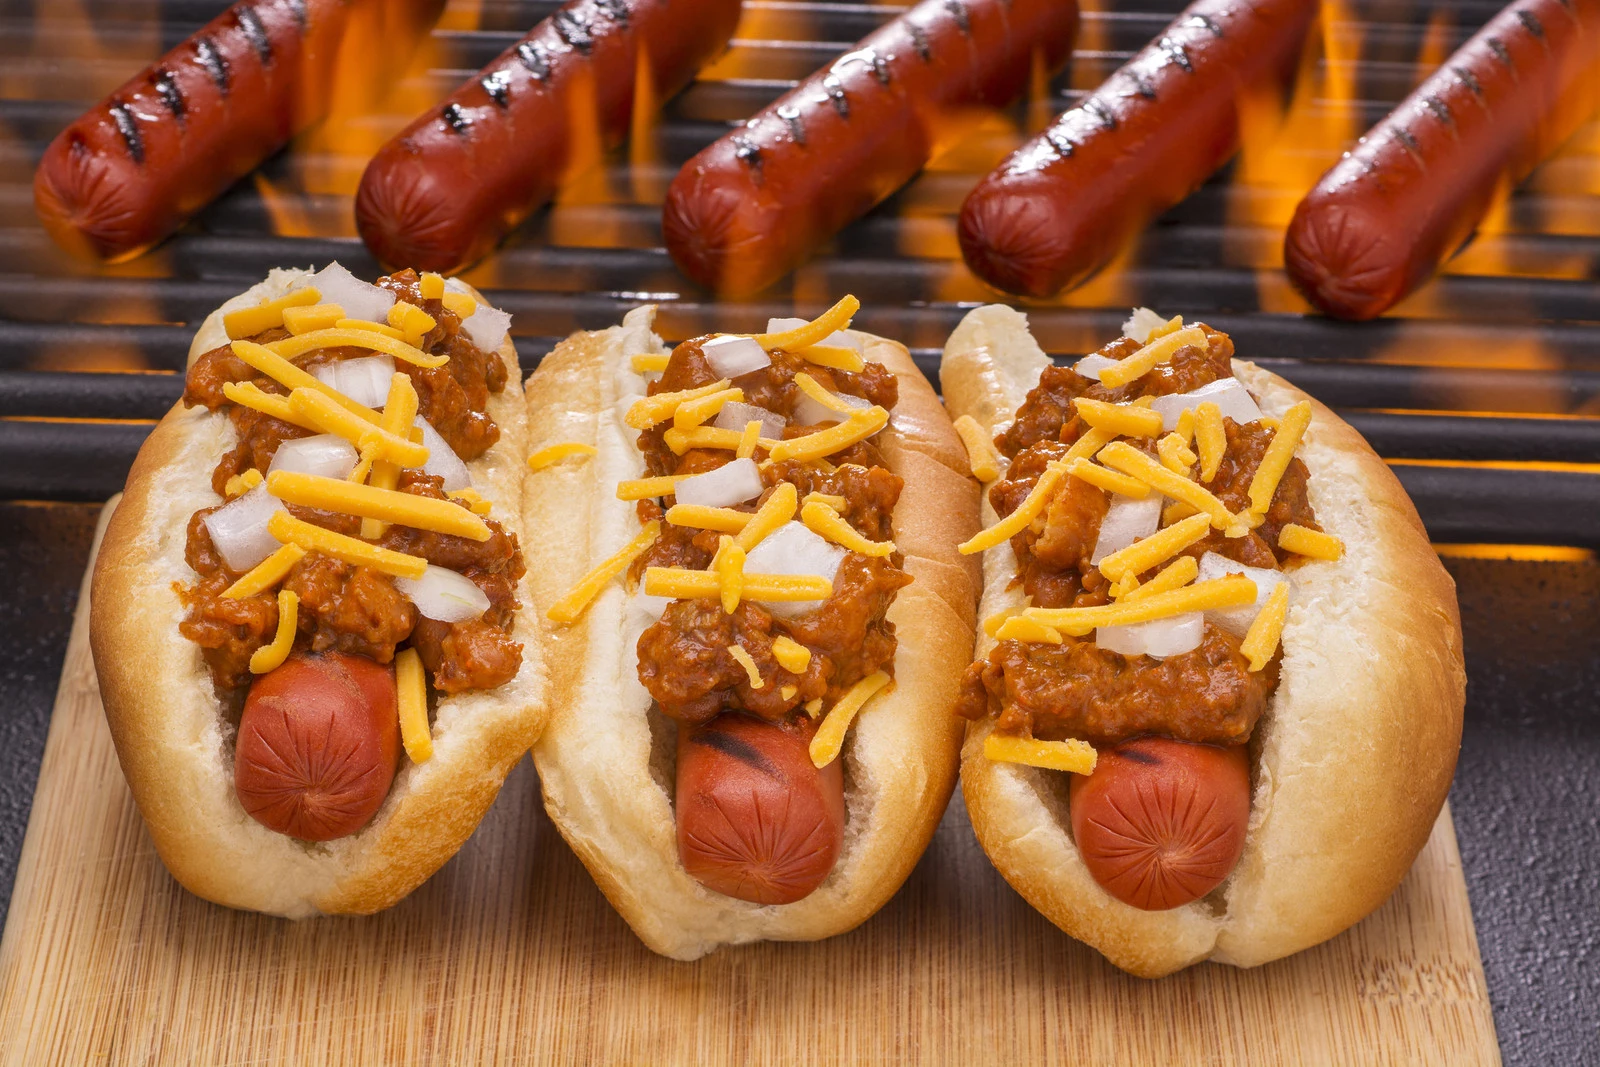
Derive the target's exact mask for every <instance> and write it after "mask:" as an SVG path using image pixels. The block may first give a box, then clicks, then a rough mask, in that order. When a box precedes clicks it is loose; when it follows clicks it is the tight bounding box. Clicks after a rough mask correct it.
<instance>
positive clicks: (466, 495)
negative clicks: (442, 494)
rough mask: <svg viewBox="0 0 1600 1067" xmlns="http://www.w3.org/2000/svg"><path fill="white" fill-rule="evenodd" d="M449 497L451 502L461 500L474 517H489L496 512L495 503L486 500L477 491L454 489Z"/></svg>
mask: <svg viewBox="0 0 1600 1067" xmlns="http://www.w3.org/2000/svg"><path fill="white" fill-rule="evenodd" d="M448 495H449V497H450V499H451V500H459V501H461V502H462V503H464V504H466V505H467V507H468V508H470V509H471V511H472V513H473V514H474V515H484V516H487V515H488V514H489V512H491V511H493V510H494V502H493V501H491V500H486V499H484V498H483V496H482V495H481V494H480V493H479V492H478V491H477V490H476V489H472V488H467V489H452V490H451V491H450V492H449V494H448Z"/></svg>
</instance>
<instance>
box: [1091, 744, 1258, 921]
mask: <svg viewBox="0 0 1600 1067" xmlns="http://www.w3.org/2000/svg"><path fill="white" fill-rule="evenodd" d="M1068 795H1069V803H1070V805H1071V816H1072V837H1073V840H1074V841H1076V842H1077V844H1078V852H1079V853H1080V854H1081V855H1082V856H1083V862H1084V863H1085V864H1086V865H1087V866H1088V868H1089V873H1090V874H1092V875H1093V876H1094V880H1095V881H1096V882H1099V883H1100V885H1101V886H1102V887H1103V888H1104V889H1105V891H1106V892H1108V893H1110V894H1111V895H1112V896H1114V897H1116V898H1117V899H1118V900H1120V901H1122V902H1123V903H1125V904H1131V905H1133V906H1134V907H1136V908H1142V909H1144V910H1146V911H1161V910H1164V909H1167V908H1176V907H1178V906H1180V905H1182V904H1187V903H1189V902H1190V901H1192V900H1199V899H1200V898H1201V897H1203V896H1205V895H1206V894H1207V893H1209V892H1211V891H1212V890H1213V889H1215V888H1216V887H1217V886H1219V885H1221V884H1222V880H1223V879H1224V878H1226V877H1228V874H1229V873H1230V872H1231V871H1232V870H1233V868H1234V865H1235V864H1237V863H1238V862H1239V855H1240V853H1241V852H1243V851H1244V835H1245V829H1246V827H1247V826H1248V824H1249V822H1250V766H1249V763H1248V762H1247V760H1246V756H1245V749H1244V746H1243V745H1235V746H1232V747H1230V748H1218V747H1215V746H1212V745H1193V744H1189V743H1187V742H1184V741H1169V740H1167V739H1165V738H1155V737H1147V738H1141V739H1140V740H1137V741H1129V742H1126V743H1125V744H1122V745H1119V746H1117V747H1116V748H1113V749H1109V750H1105V751H1102V752H1101V753H1100V758H1099V761H1098V762H1097V763H1096V764H1095V768H1094V773H1093V774H1091V775H1088V776H1081V775H1074V776H1073V778H1072V785H1071V787H1070V791H1069V794H1068Z"/></svg>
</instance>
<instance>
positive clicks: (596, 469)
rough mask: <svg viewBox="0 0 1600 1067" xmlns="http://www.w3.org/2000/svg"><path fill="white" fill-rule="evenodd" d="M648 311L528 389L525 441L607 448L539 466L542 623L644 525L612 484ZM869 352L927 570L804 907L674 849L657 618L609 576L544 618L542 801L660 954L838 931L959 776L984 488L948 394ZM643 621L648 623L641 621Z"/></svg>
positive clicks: (533, 512)
mask: <svg viewBox="0 0 1600 1067" xmlns="http://www.w3.org/2000/svg"><path fill="white" fill-rule="evenodd" d="M654 313H655V312H654V308H648V307H647V308H639V309H637V310H635V311H632V312H630V313H629V314H628V316H627V317H626V319H624V321H623V324H622V325H621V326H617V327H613V328H611V329H608V330H601V331H599V332H595V333H579V334H574V335H573V336H572V337H570V338H568V339H567V340H566V341H564V342H562V343H561V344H560V345H558V346H557V347H556V349H555V350H554V351H553V352H551V353H550V355H548V356H546V357H545V359H544V362H543V363H542V364H541V365H540V367H539V370H538V371H537V372H536V373H535V374H534V375H533V377H532V378H531V379H529V381H528V383H527V394H528V409H529V423H530V426H529V431H530V437H529V440H530V443H531V444H532V445H533V446H534V447H542V446H543V445H546V444H551V443H554V442H559V441H578V442H583V443H585V444H592V445H594V446H596V447H597V448H598V449H599V452H598V454H597V455H595V456H593V457H591V458H589V459H588V460H586V461H585V462H583V463H579V464H561V465H557V466H554V467H550V468H548V469H546V470H544V471H541V472H538V473H536V474H534V475H533V476H532V477H531V478H530V480H529V483H528V493H527V505H526V506H527V515H528V517H529V521H530V522H531V521H532V520H533V519H534V518H535V517H537V518H538V520H539V522H540V523H541V524H543V528H544V529H545V530H546V531H548V533H547V534H546V535H545V536H543V537H541V538H539V541H538V543H537V544H530V545H528V546H526V548H525V551H527V552H528V572H529V577H530V579H531V581H532V585H533V599H534V603H535V604H536V605H537V607H538V614H539V616H540V617H541V618H543V617H544V613H545V610H546V609H547V608H548V607H549V606H550V605H551V604H552V603H554V602H555V601H556V600H557V599H558V598H560V597H561V596H563V595H564V594H566V593H567V592H568V591H569V590H570V589H571V588H572V587H573V586H574V585H575V584H576V583H577V582H578V581H579V579H580V578H582V577H583V576H584V574H586V573H587V572H588V571H589V569H590V568H592V567H593V566H594V565H595V564H597V563H598V562H599V561H601V560H602V559H605V558H606V557H608V556H610V555H611V554H612V553H614V552H616V551H617V550H618V549H620V548H621V547H622V546H623V545H625V544H627V542H628V541H629V540H630V539H632V538H633V537H634V536H635V535H636V534H637V533H638V531H639V523H638V519H637V517H636V515H635V511H634V505H633V504H631V503H624V502H622V501H619V500H617V499H616V497H615V488H616V484H617V482H618V481H620V480H622V479H627V478H637V477H641V476H642V474H643V472H644V464H643V460H642V458H641V456H640V453H639V452H638V451H637V449H636V448H635V447H634V444H633V441H634V439H635V438H636V437H637V432H636V431H633V430H630V429H628V428H627V427H626V426H624V425H623V423H622V421H621V420H622V414H623V412H624V411H626V409H627V407H628V404H629V403H630V402H631V401H632V400H633V399H635V397H636V396H638V395H641V394H642V392H643V388H642V385H641V384H640V379H639V377H638V375H637V374H634V373H633V372H632V371H631V369H630V367H629V363H628V357H630V356H633V355H635V354H639V353H647V352H662V351H664V349H663V347H662V344H661V341H660V339H659V338H658V337H656V336H655V334H654V333H653V332H652V327H651V324H652V321H653V317H654ZM861 336H863V337H864V339H865V340H866V342H867V347H866V352H865V355H866V358H867V359H868V360H871V361H877V362H881V363H883V364H884V365H885V366H886V367H888V368H889V369H890V370H892V371H893V372H894V373H895V374H896V376H897V377H898V378H899V385H900V400H899V403H898V404H897V405H896V407H895V408H894V412H893V415H892V419H891V421H890V424H889V427H888V428H887V429H886V430H885V431H884V432H883V433H882V434H880V435H879V437H878V438H876V439H875V441H876V443H877V444H878V447H879V448H880V450H881V451H882V452H883V454H884V456H885V458H886V460H887V462H888V464H889V467H890V468H891V469H892V470H893V471H894V473H896V474H898V475H900V476H901V477H903V478H904V479H905V489H904V491H903V492H902V494H901V496H900V500H899V504H898V505H897V506H896V508H895V510H894V539H895V542H896V543H897V544H898V545H899V547H900V549H901V550H902V551H903V552H904V553H905V569H906V571H908V572H909V573H910V574H911V575H912V576H913V577H914V578H915V581H914V582H913V583H912V584H911V585H909V586H907V587H905V588H904V589H901V590H900V592H899V594H898V596H897V598H896V599H895V602H894V604H893V606H892V607H891V608H890V609H889V616H888V617H889V620H890V621H891V622H893V623H894V624H895V627H896V632H897V635H898V638H899V651H898V652H897V654H896V656H895V670H894V675H895V684H896V688H895V690H894V691H893V692H891V693H888V694H887V695H885V696H881V697H880V698H878V699H877V700H875V701H874V702H873V703H871V704H869V705H868V706H867V708H866V709H865V710H864V711H863V712H862V713H861V715H860V717H859V718H858V719H857V720H856V723H855V725H854V726H853V727H852V728H851V730H850V733H849V734H848V735H847V739H846V742H845V747H844V753H843V760H844V775H845V808H846V821H845V831H844V839H843V844H842V849H841V854H840V857H839V861H838V864H837V866H836V867H835V868H834V870H833V872H832V874H830V875H829V876H828V878H827V879H826V880H825V881H824V882H823V883H822V884H821V886H820V887H819V888H818V889H817V890H816V891H815V892H813V893H811V894H810V895H809V896H807V897H806V898H805V899H803V900H800V901H798V902H796V903H792V904H783V905H770V906H762V905H757V904H751V903H746V902H744V901H740V900H735V899H733V898H731V897H726V896H721V895H718V894H716V893H712V892H710V891H709V890H707V889H705V888H704V887H703V886H702V885H701V884H700V883H699V882H697V881H695V879H694V878H693V877H691V876H690V874H689V873H688V872H687V871H686V870H685V869H684V867H683V865H682V863H681V862H680V861H679V858H678V843H677V832H676V829H675V826H674V811H673V797H672V790H673V783H674V768H673V753H674V751H675V739H674V736H673V730H672V726H671V724H670V723H668V722H666V721H665V720H664V719H663V718H662V717H661V716H659V715H656V716H652V715H651V714H650V705H651V701H650V695H649V693H648V692H646V690H645V689H644V688H643V686H641V685H640V683H639V681H638V677H637V675H636V673H635V663H636V652H635V645H636V643H637V640H638V637H639V634H640V631H641V630H642V629H643V623H642V622H641V621H639V619H638V617H637V615H635V616H634V617H633V618H632V619H631V620H630V617H629V616H630V610H629V598H628V596H627V595H626V594H625V592H624V590H623V588H622V586H621V584H620V583H616V582H613V583H611V584H610V585H609V586H608V587H607V588H606V589H605V590H604V591H603V592H602V593H601V594H600V595H599V596H598V597H597V598H596V599H595V600H594V601H593V602H592V603H591V604H590V605H589V607H588V610H587V611H586V613H585V614H584V616H583V617H582V618H581V619H580V620H579V621H578V622H577V623H576V624H575V625H572V626H570V627H555V626H550V627H548V629H547V632H546V634H545V641H546V645H545V659H546V662H547V663H549V665H550V668H551V720H550V724H549V727H548V729H546V731H545V733H544V735H543V736H542V737H541V738H540V739H539V742H538V743H537V744H536V745H535V746H534V750H533V756H534V761H535V763H536V764H537V765H538V768H539V778H540V781H541V783H542V784H543V788H544V797H545V807H546V808H547V809H548V811H549V813H550V817H551V819H552V820H553V821H554V822H555V824H556V826H557V827H558V828H559V829H560V831H561V833H562V835H563V836H565V837H566V839H567V841H568V843H569V844H570V845H571V846H572V848H573V850H574V851H575V852H577V854H578V856H579V858H581V859H582V860H583V862H584V864H585V865H586V866H587V867H588V868H589V872H590V874H592V875H593V876H594V879H595V881H596V882H597V883H598V884H599V886H600V888H601V890H602V891H603V892H604V893H605V895H606V896H607V898H608V899H609V900H610V901H611V903H612V906H614V907H615V908H616V909H617V910H618V911H619V912H621V913H622V916H623V918H625V919H626V920H627V921H628V923H629V925H631V926H632V927H633V929H634V932H635V933H637V934H638V935H639V937H640V938H641V939H642V940H643V941H644V942H645V944H647V945H649V946H650V948H652V949H654V950H655V951H656V952H659V953H661V954H663V955H666V956H672V957H675V958H677V959H684V960H689V959H695V958H698V957H700V956H703V955H705V954H706V953H707V952H710V951H712V950H713V949H715V948H717V947H718V946H719V945H725V944H737V943H741V942H747V941H757V940H763V939H766V940H787V941H808V940H816V939H818V938H823V937H828V936H831V935H833V934H837V933H842V932H843V931H845V930H849V929H851V928H852V927H854V926H856V925H857V924H859V923H861V922H862V921H864V920H865V919H866V918H867V917H868V916H870V915H871V914H872V913H873V912H874V911H876V910H877V909H878V908H879V907H881V906H882V905H883V903H884V902H885V901H887V900H888V899H889V897H890V896H891V895H893V893H894V892H895V890H897V889H898V888H899V887H900V884H901V882H902V881H904V880H905V878H906V876H907V875H908V874H909V873H910V872H911V868H912V867H913V866H914V865H915V864H916V862H917V859H918V857H919V856H920V855H921V853H922V850H923V848H924V846H925V845H926V844H927V842H928V840H929V838H930V837H931V836H932V834H933V831H934V828H935V826H936V825H937V824H938V821H939V817H940V815H941V814H942V813H943V811H944V808H945V804H946V802H947V801H948V800H949V796H950V792H951V790H952V789H953V788H954V785H955V776H956V761H957V756H958V749H959V746H960V738H961V727H960V724H959V721H958V720H957V719H956V717H955V716H954V714H953V712H952V707H953V704H954V701H955V697H956V693H957V688H958V682H959V678H960V672H961V669H962V668H963V667H964V666H965V664H966V661H967V656H968V654H969V652H970V650H971V638H972V632H973V623H974V606H975V604H976V601H977V593H978V588H979V581H980V576H979V573H978V568H977V566H976V563H975V562H969V561H968V560H966V559H964V558H963V557H961V556H959V555H957V553H956V550H955V546H956V545H957V544H958V543H959V542H960V541H962V540H963V539H964V538H966V537H967V536H969V535H970V534H971V533H972V532H973V531H975V530H976V529H977V522H978V499H977V496H978V494H977V486H976V485H975V483H974V482H973V481H972V479H971V478H970V477H969V476H968V474H967V466H966V457H965V454H964V453H963V451H962V449H961V444H960V441H959V439H958V438H957V437H956V435H955V432H954V431H953V430H952V428H951V426H950V422H949V420H948V419H947V418H946V416H945V414H944V412H943V410H942V409H941V408H940V406H939V401H938V398H937V397H936V396H935V395H934V393H933V390H932V389H931V388H930V387H929V386H928V384H927V382H926V380H925V379H924V378H923V377H922V375H921V373H920V372H919V371H918V370H917V369H916V365H915V364H913V363H912V362H911V358H910V356H909V354H908V353H907V351H906V349H905V348H904V347H902V346H901V345H899V344H896V343H894V342H892V341H886V340H883V339H881V338H876V337H870V336H868V335H861ZM646 621H648V620H646Z"/></svg>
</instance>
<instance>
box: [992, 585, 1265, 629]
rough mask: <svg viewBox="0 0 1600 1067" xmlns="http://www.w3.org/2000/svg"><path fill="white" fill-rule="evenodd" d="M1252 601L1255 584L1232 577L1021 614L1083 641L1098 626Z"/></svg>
mask: <svg viewBox="0 0 1600 1067" xmlns="http://www.w3.org/2000/svg"><path fill="white" fill-rule="evenodd" d="M1255 600H1256V583H1255V582H1252V581H1251V580H1250V579H1249V578H1246V577H1244V576H1243V575H1239V574H1234V575H1229V576H1228V577H1226V578H1216V579H1213V580H1212V581H1209V582H1197V583H1196V584H1194V585H1189V586H1185V587H1183V588H1182V589H1174V590H1171V591H1170V592H1166V593H1156V594H1154V595H1152V596H1148V597H1144V598H1143V599H1140V600H1134V601H1131V602H1130V601H1127V600H1123V601H1120V602H1118V603H1115V604H1106V605H1103V606H1101V607H1096V608H1028V609H1027V610H1026V611H1025V612H1023V614H1025V615H1026V616H1027V617H1028V618H1031V619H1033V620H1034V621H1035V622H1041V623H1044V625H1046V626H1051V627H1054V628H1055V629H1057V630H1060V631H1061V632H1062V633H1065V634H1070V635H1071V636H1073V637H1084V636H1086V635H1087V634H1088V633H1089V631H1091V630H1093V629H1095V628H1097V627H1100V626H1131V625H1132V624H1134V623H1136V622H1150V621H1152V620H1154V619H1167V618H1171V617H1172V616H1174V615H1186V614H1188V613H1189V612H1193V611H1210V610H1212V609H1213V608H1236V607H1240V606H1242V605H1245V604H1254V603H1255Z"/></svg>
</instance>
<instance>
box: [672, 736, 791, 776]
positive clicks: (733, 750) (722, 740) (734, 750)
mask: <svg viewBox="0 0 1600 1067" xmlns="http://www.w3.org/2000/svg"><path fill="white" fill-rule="evenodd" d="M689 743H690V744H694V745H704V746H706V747H707V748H710V749H715V750H716V751H718V752H720V753H722V754H723V755H724V756H727V757H729V758H730V759H736V760H738V761H739V762H740V763H742V764H744V765H745V766H746V767H749V768H751V769H752V770H756V771H760V772H761V773H762V774H764V775H766V776H767V777H768V778H772V779H774V780H777V781H782V780H783V775H781V774H779V773H778V768H777V767H775V766H773V764H772V761H771V760H769V759H767V757H766V756H764V755H762V753H761V750H760V749H758V748H756V747H755V746H754V745H751V744H750V743H749V742H748V741H745V740H743V739H742V738H738V737H733V736H731V735H729V734H725V733H723V732H722V731H721V730H715V729H711V730H701V731H700V732H699V733H696V734H695V735H694V737H692V738H690V742H689Z"/></svg>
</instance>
